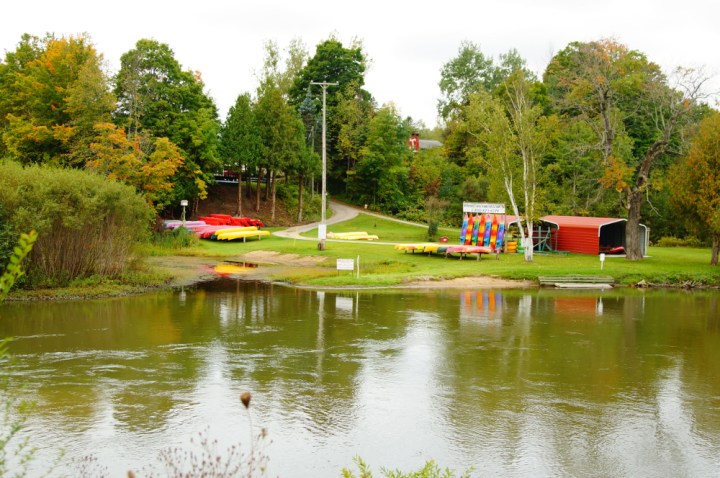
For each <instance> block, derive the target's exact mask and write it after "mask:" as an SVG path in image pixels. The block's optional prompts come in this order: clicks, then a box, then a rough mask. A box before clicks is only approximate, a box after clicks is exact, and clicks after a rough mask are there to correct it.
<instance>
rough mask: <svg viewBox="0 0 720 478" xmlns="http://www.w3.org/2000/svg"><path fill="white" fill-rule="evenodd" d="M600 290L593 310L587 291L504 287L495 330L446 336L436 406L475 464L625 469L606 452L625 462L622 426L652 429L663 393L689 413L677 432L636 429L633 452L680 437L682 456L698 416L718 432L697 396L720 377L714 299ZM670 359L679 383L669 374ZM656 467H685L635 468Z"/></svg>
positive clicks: (718, 424) (628, 431)
mask: <svg viewBox="0 0 720 478" xmlns="http://www.w3.org/2000/svg"><path fill="white" fill-rule="evenodd" d="M600 297H602V307H598V303H599V297H598V295H597V293H592V292H591V293H588V292H585V293H579V294H578V293H573V294H565V293H558V292H556V291H554V292H548V291H538V292H534V293H532V294H528V293H526V292H515V291H505V292H503V298H502V304H503V305H502V306H503V316H502V324H503V326H502V328H501V329H500V332H499V333H498V329H497V328H488V327H480V325H479V324H476V329H474V331H475V332H476V333H474V334H468V333H467V331H468V330H469V329H470V326H469V324H468V321H467V320H461V321H460V322H459V323H458V327H457V329H456V330H450V331H449V332H448V337H447V354H448V358H447V360H446V361H447V362H448V363H451V364H454V370H453V372H452V373H448V374H445V375H444V376H445V377H447V380H446V384H445V387H446V388H447V389H448V390H450V391H451V393H452V394H453V396H452V400H451V401H450V402H449V405H448V408H447V410H446V412H447V415H448V420H450V421H451V422H452V423H453V428H454V429H455V430H457V434H456V435H455V436H454V439H455V440H456V441H457V443H458V445H459V447H461V448H462V449H465V450H466V451H467V453H469V454H470V455H471V456H472V458H471V460H474V461H473V462H474V463H483V464H484V463H488V462H489V463H496V464H497V463H498V461H499V462H500V464H498V466H499V468H498V469H497V470H495V472H497V473H500V474H502V472H503V471H505V472H506V471H507V469H508V468H509V469H513V470H518V469H520V470H522V469H523V466H525V467H530V468H527V471H528V472H529V471H530V470H531V468H532V466H535V467H536V468H535V470H534V471H535V472H536V473H537V472H538V470H539V471H540V473H539V474H543V473H542V470H543V466H544V464H546V463H564V464H565V465H566V468H564V469H566V470H569V471H570V474H575V472H576V473H577V474H582V473H584V472H587V470H588V469H593V470H599V472H601V473H604V471H602V470H605V471H607V472H608V473H609V474H611V475H612V474H627V473H628V471H627V470H628V469H633V468H627V469H626V468H624V467H625V466H630V465H631V463H628V462H623V460H622V459H620V460H616V459H615V458H613V457H617V456H620V455H622V456H623V457H625V458H626V459H628V460H630V459H631V456H632V449H633V448H632V446H634V445H631V448H629V449H628V448H627V447H625V448H624V447H623V446H620V445H618V444H619V443H626V444H627V442H628V440H632V439H633V434H637V431H633V427H635V428H636V429H638V430H642V429H643V427H648V426H650V428H651V429H654V426H652V425H651V424H653V423H655V419H656V415H658V414H662V413H667V412H666V410H667V406H668V403H669V402H668V399H669V400H675V401H676V403H681V404H682V405H681V408H682V409H685V408H686V407H689V408H690V409H693V408H694V407H697V410H692V411H689V410H685V411H683V412H681V413H680V414H679V415H678V417H680V418H678V420H677V422H676V423H675V425H677V426H679V427H680V429H672V426H673V424H670V425H669V427H668V429H667V430H665V431H662V432H658V433H657V436H655V435H652V434H649V435H647V436H646V435H642V434H641V435H642V436H639V437H635V438H638V439H642V440H644V442H642V444H641V445H638V446H639V447H640V448H643V449H648V450H655V449H662V448H663V447H667V446H668V445H669V444H670V443H672V442H673V440H678V439H679V438H678V436H679V437H680V438H682V439H683V440H684V442H685V443H686V446H687V447H688V448H689V450H686V453H688V454H690V455H692V454H693V453H695V452H696V451H697V449H696V448H695V449H693V446H694V444H693V443H692V441H691V442H690V443H688V437H691V438H692V436H693V435H694V433H695V432H694V431H688V430H687V427H688V425H689V424H692V423H693V420H691V419H690V418H689V417H693V416H698V415H702V416H704V418H705V419H704V420H702V425H701V428H703V429H704V430H703V433H704V435H705V436H715V437H717V436H718V434H719V433H720V417H719V416H718V415H717V413H714V412H713V409H712V407H708V404H707V402H706V401H703V400H702V399H701V397H703V398H706V397H708V396H718V390H717V387H718V384H720V373H719V372H720V361H718V360H717V350H720V343H719V342H720V333H719V332H720V331H718V330H717V319H714V317H717V314H716V315H712V314H713V311H717V300H718V299H717V297H715V296H709V297H707V298H705V297H702V296H698V295H689V296H685V297H680V298H679V297H676V294H674V293H668V292H657V293H651V292H647V293H637V292H634V291H626V292H623V293H622V294H618V293H612V294H605V295H601V296H600ZM528 299H529V300H530V301H531V303H532V306H531V308H530V309H531V313H530V314H529V317H528V314H527V309H528V307H527V301H528ZM461 303H462V301H461ZM690 311H693V312H690ZM700 317H713V319H707V320H704V319H700ZM528 319H529V320H528ZM698 319H700V320H698ZM713 327H714V329H713ZM703 329H704V330H703ZM711 350H713V351H714V352H711ZM710 362H712V365H711V366H709V367H708V365H709V364H710ZM678 364H680V372H679V373H678V374H677V375H678V376H679V377H680V378H679V381H678V380H670V381H668V380H667V375H668V374H670V375H671V376H673V375H676V374H675V370H676V368H677V367H678V366H679V365H678ZM669 384H672V385H673V386H672V387H670V388H668V385H669ZM708 388H711V390H708ZM669 390H670V391H669ZM668 393H669V394H670V396H668ZM670 397H672V398H670ZM696 397H697V398H696ZM709 415H711V416H709ZM499 457H500V458H499ZM538 457H541V458H540V459H539V461H536V462H535V463H533V462H532V461H533V460H538ZM548 457H550V458H548ZM676 458H677V454H676ZM685 458H687V456H685ZM524 460H529V461H528V462H525V461H524ZM666 465H669V466H670V468H668V469H675V470H680V471H681V470H683V469H688V468H682V465H677V464H671V463H669V461H664V460H661V461H658V462H655V463H650V462H648V463H647V464H646V466H647V467H648V469H651V470H656V471H659V470H662V469H663V466H666ZM505 467H508V468H505ZM701 469H702V467H701ZM572 470H575V472H573V471H572ZM489 473H490V474H492V473H493V470H492V469H491V470H490V471H489ZM547 474H553V473H552V470H548V473H547Z"/></svg>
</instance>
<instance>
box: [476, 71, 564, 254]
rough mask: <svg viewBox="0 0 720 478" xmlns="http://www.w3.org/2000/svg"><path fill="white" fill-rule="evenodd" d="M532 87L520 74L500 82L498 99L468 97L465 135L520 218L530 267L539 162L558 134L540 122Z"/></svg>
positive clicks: (482, 95)
mask: <svg viewBox="0 0 720 478" xmlns="http://www.w3.org/2000/svg"><path fill="white" fill-rule="evenodd" d="M530 85H531V84H530V82H528V81H527V79H526V78H525V75H524V74H523V73H522V72H518V73H516V74H515V75H513V76H512V77H511V78H509V79H508V81H506V82H505V83H504V86H503V95H502V96H501V97H493V96H492V95H490V94H489V93H487V92H485V91H480V92H478V93H475V94H474V95H471V97H470V103H469V105H468V106H467V107H466V109H465V110H466V111H465V114H466V118H467V123H466V125H467V128H468V132H469V133H470V134H471V135H472V136H473V137H474V138H476V139H477V140H478V144H477V146H476V147H474V148H473V149H472V154H473V155H475V156H480V157H481V159H482V160H484V162H485V163H486V165H487V168H488V172H489V173H490V176H491V177H493V178H495V179H496V180H498V181H500V182H501V183H502V185H503V188H504V189H505V192H506V193H507V196H508V200H509V201H510V206H511V208H512V211H513V213H514V214H515V216H517V217H518V218H520V219H519V220H518V226H519V229H520V239H521V243H522V244H523V247H524V255H525V260H526V261H528V262H531V261H532V260H533V247H534V241H533V221H534V220H535V219H536V218H537V209H538V198H539V188H540V162H541V160H542V158H543V155H544V153H545V150H546V148H547V146H548V143H549V141H550V140H551V139H552V137H553V136H554V133H555V130H556V129H557V122H556V121H555V119H554V118H546V117H544V116H543V114H542V109H541V108H540V107H539V106H537V105H534V104H533V102H532V99H531V95H530ZM521 207H522V214H521V209H520V208H521Z"/></svg>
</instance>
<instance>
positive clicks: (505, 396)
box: [0, 278, 720, 477]
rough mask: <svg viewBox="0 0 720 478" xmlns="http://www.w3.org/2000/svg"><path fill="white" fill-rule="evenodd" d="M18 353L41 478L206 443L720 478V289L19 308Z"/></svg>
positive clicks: (114, 466)
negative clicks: (245, 398)
mask: <svg viewBox="0 0 720 478" xmlns="http://www.w3.org/2000/svg"><path fill="white" fill-rule="evenodd" d="M5 336H11V337H13V338H14V341H13V342H12V343H11V344H10V347H9V348H10V351H11V352H12V354H13V355H14V361H13V363H11V364H7V363H6V364H3V368H4V370H3V371H5V372H7V373H9V374H10V378H11V382H10V383H11V385H10V391H9V393H10V395H11V396H13V397H27V398H31V399H33V400H34V401H35V402H36V405H35V407H34V409H33V411H32V413H31V415H30V417H29V418H28V420H27V422H26V423H25V424H24V428H23V430H22V432H21V435H22V436H21V437H28V438H29V439H30V442H31V444H32V445H33V446H35V447H36V448H37V451H36V454H35V457H34V459H33V461H32V464H31V469H30V472H29V474H30V475H38V474H40V471H41V470H43V469H46V468H48V467H49V464H50V463H52V462H54V461H56V460H59V464H58V465H57V467H56V468H55V473H56V474H66V475H68V476H80V475H82V474H84V475H86V476H101V475H102V474H106V475H107V476H114V477H115V476H117V477H121V476H127V470H134V471H135V472H136V473H137V474H138V476H166V474H167V473H168V472H167V466H168V462H173V463H176V464H177V463H179V462H180V461H181V460H182V458H180V457H181V456H185V455H184V454H187V453H189V454H190V455H193V456H196V457H197V456H202V455H203V451H202V450H203V446H202V444H201V443H199V442H201V441H202V439H207V440H208V441H209V442H210V443H209V444H207V445H206V448H207V449H210V452H209V453H210V454H211V455H212V456H215V455H217V456H221V457H222V458H221V459H222V460H223V461H233V460H234V459H233V458H228V457H230V456H231V454H230V451H229V450H231V447H233V446H234V445H237V446H238V447H239V450H240V451H241V452H242V453H245V458H244V459H243V460H244V461H247V455H249V454H250V453H251V451H252V453H253V454H254V456H255V457H256V459H261V458H263V457H264V458H268V459H269V461H268V466H269V470H268V474H267V476H281V477H338V476H340V475H341V470H342V468H343V467H347V468H350V469H353V470H357V468H356V467H355V465H354V464H353V459H354V457H355V456H359V457H361V458H362V459H363V460H365V461H366V462H367V463H368V464H369V465H370V466H371V468H372V469H373V471H374V472H375V475H376V476H381V473H380V468H381V467H385V468H390V469H397V468H399V469H402V470H404V471H411V470H417V469H419V468H420V467H421V466H422V465H423V464H424V463H425V462H426V461H427V460H429V459H434V460H435V461H436V462H437V463H438V464H439V465H440V466H441V467H450V468H452V469H455V470H457V471H458V472H461V471H464V470H466V469H469V468H472V469H473V470H474V471H473V472H472V476H503V477H516V476H517V477H520V476H523V477H524V476H533V477H544V476H547V477H550V476H552V477H555V476H572V477H575V476H604V477H613V476H618V477H619V476H633V477H656V476H673V477H675V476H692V477H705V476H720V294H718V293H717V292H685V291H657V290H607V291H556V290H544V289H543V290H471V291H463V290H404V291H399V290H392V291H352V292H350V291H347V292H346V291H342V292H330V291H325V292H322V291H308V290H299V289H293V288H287V287H282V286H278V285H270V284H262V283H256V282H244V281H238V280H234V279H230V278H223V279H219V280H215V281H210V282H207V283H203V284H199V285H197V286H195V287H192V288H185V289H180V290H174V291H164V292H158V293H152V294H146V295H142V296H134V297H128V298H121V299H103V300H89V301H66V302H52V303H6V304H4V305H2V306H0V337H5ZM243 391H250V392H251V393H252V402H251V406H250V410H249V413H248V411H247V410H245V409H244V407H243V405H242V403H241V402H240V400H239V396H240V394H241V393H242V392H243ZM262 429H265V430H266V432H267V434H266V436H265V438H258V435H259V434H260V432H261V430H262ZM61 450H62V454H63V455H62V457H60V458H58V457H59V453H60V452H61ZM163 457H165V458H163ZM168 457H171V458H170V459H168ZM243 460H236V461H243Z"/></svg>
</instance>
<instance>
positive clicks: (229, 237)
mask: <svg viewBox="0 0 720 478" xmlns="http://www.w3.org/2000/svg"><path fill="white" fill-rule="evenodd" d="M269 235H270V232H269V231H235V232H226V233H222V234H218V236H217V239H218V240H219V241H234V240H235V239H242V240H243V241H245V239H247V238H248V237H257V238H258V239H260V238H261V237H262V236H269Z"/></svg>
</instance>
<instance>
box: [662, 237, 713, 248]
mask: <svg viewBox="0 0 720 478" xmlns="http://www.w3.org/2000/svg"><path fill="white" fill-rule="evenodd" d="M657 245H658V246H660V247H703V243H702V242H701V241H700V240H699V239H698V238H696V237H692V236H690V237H686V238H682V239H681V238H679V237H675V236H663V237H662V238H660V240H659V241H658V242H657Z"/></svg>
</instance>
